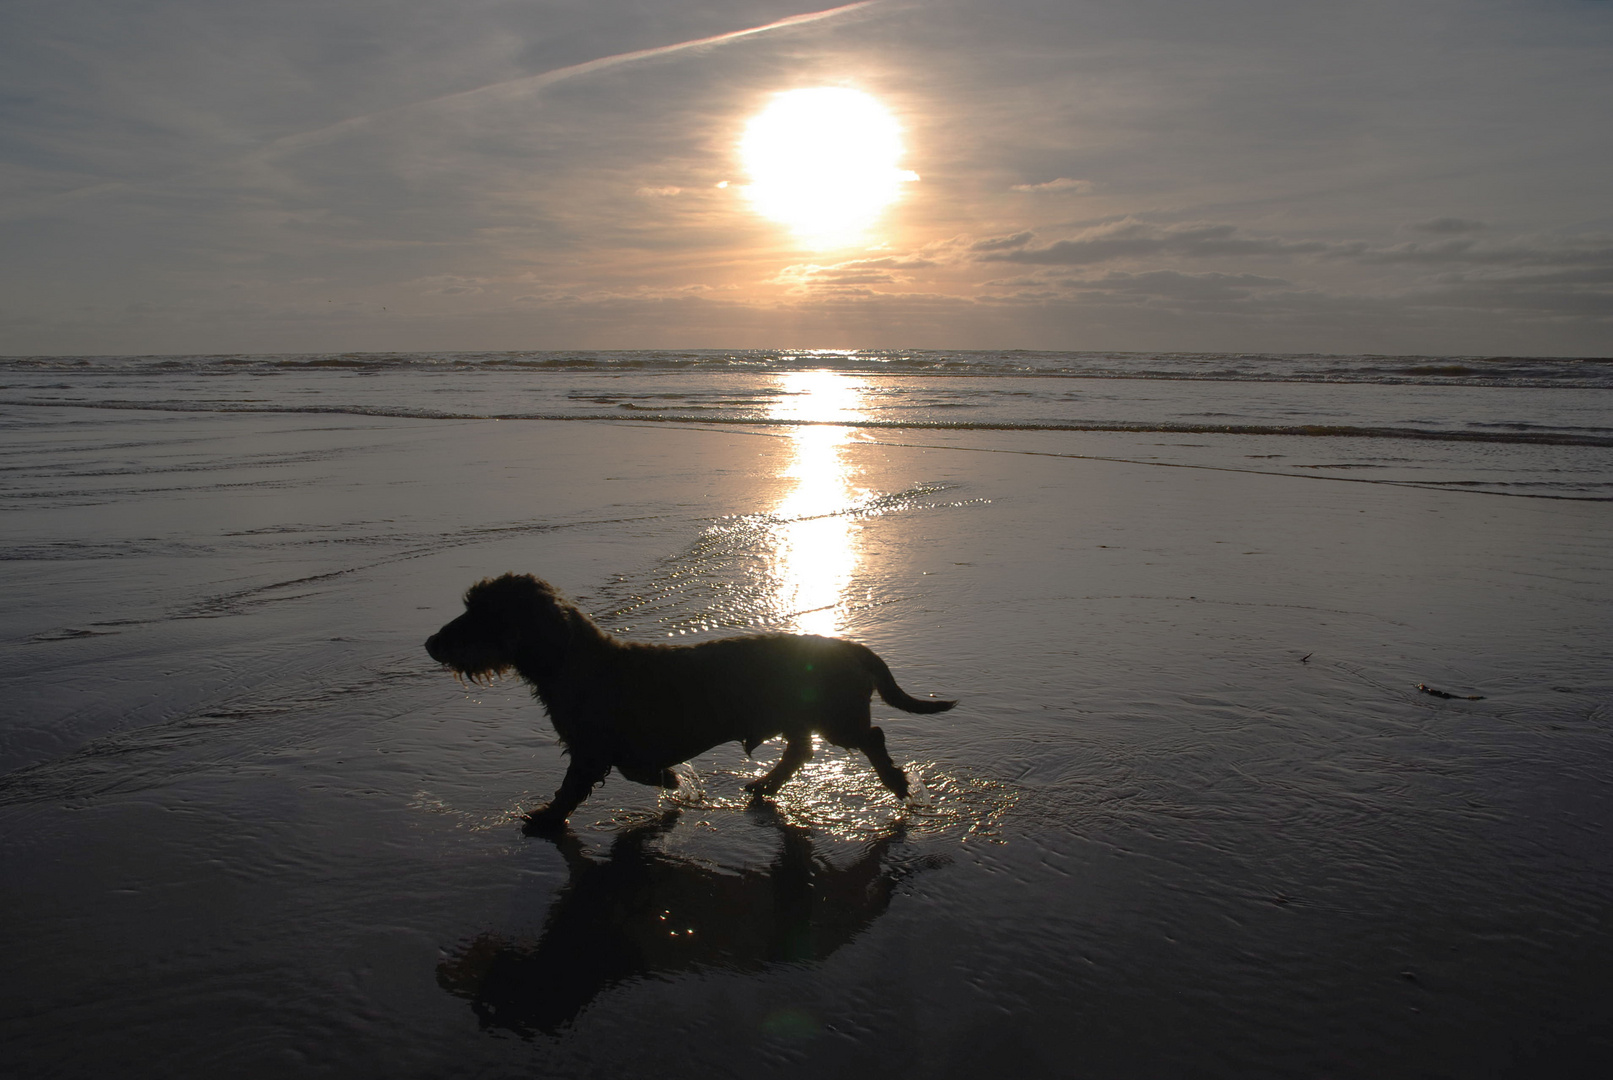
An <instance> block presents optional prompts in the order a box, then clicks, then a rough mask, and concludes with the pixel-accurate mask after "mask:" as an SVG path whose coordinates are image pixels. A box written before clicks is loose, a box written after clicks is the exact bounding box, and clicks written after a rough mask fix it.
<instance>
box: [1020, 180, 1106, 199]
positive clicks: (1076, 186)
mask: <svg viewBox="0 0 1613 1080" xmlns="http://www.w3.org/2000/svg"><path fill="white" fill-rule="evenodd" d="M1092 187H1093V185H1092V181H1090V180H1073V179H1071V178H1070V177H1068V176H1061V177H1059V178H1058V179H1057V180H1048V181H1045V182H1044V183H1040V184H1014V185H1013V186H1011V187H1010V188H1009V189H1008V190H1009V191H1027V192H1043V191H1070V192H1074V193H1075V194H1077V195H1085V194H1086V193H1087V192H1089V191H1091V190H1092Z"/></svg>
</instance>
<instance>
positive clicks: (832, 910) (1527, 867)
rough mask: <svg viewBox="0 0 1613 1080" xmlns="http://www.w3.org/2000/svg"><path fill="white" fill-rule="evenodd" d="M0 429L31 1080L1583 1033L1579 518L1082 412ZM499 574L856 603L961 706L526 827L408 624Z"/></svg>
mask: <svg viewBox="0 0 1613 1080" xmlns="http://www.w3.org/2000/svg"><path fill="white" fill-rule="evenodd" d="M12 420H13V425H12V427H11V428H10V429H9V431H10V435H9V438H10V441H11V444H12V445H13V446H14V447H16V446H22V445H24V444H26V445H28V446H30V447H32V451H33V453H34V454H35V455H36V457H35V459H34V460H37V461H43V462H45V465H44V466H43V467H42V468H40V469H36V470H34V472H33V473H32V474H31V476H28V477H13V478H12V479H11V480H9V481H8V482H7V483H8V484H9V485H10V501H9V502H8V503H7V506H8V508H9V512H8V514H7V518H8V526H9V533H8V540H7V541H6V554H7V559H6V560H5V561H4V562H3V563H0V573H3V574H4V584H5V587H6V590H7V593H8V595H9V596H10V597H12V599H13V603H12V604H10V605H8V611H7V612H6V614H5V615H4V616H3V619H4V622H3V636H4V639H5V640H6V642H7V649H6V656H5V661H4V667H3V669H0V678H3V681H4V693H5V698H6V700H7V701H8V702H9V703H10V704H8V706H7V709H6V720H5V723H4V725H3V728H0V768H3V769H4V770H5V772H4V775H0V837H3V839H0V862H3V865H4V866H5V867H6V873H5V876H4V884H3V886H0V888H3V892H0V909H3V911H4V918H3V919H0V945H3V949H4V955H5V956H6V957H7V976H6V978H5V980H4V983H3V986H4V989H3V991H0V993H3V997H0V1038H3V1041H4V1044H5V1046H6V1058H7V1060H8V1065H7V1069H8V1070H14V1071H15V1072H16V1074H17V1075H26V1076H41V1077H43V1076H88V1075H92V1074H94V1075H117V1076H173V1075H184V1074H192V1073H197V1074H199V1073H202V1072H213V1071H229V1072H233V1073H236V1074H239V1075H247V1076H276V1075H290V1074H293V1073H295V1074H297V1075H332V1076H388V1077H396V1076H421V1077H427V1076H444V1075H454V1076H506V1075H540V1076H554V1077H565V1076H584V1075H629V1074H632V1073H640V1072H653V1073H654V1074H656V1075H670V1076H691V1075H729V1074H747V1073H748V1074H765V1075H790V1076H794V1075H800V1076H824V1075H848V1076H862V1075H869V1076H872V1075H881V1076H889V1075H898V1076H906V1075H924V1076H954V1075H957V1076H978V1075H983V1074H985V1075H990V1074H1004V1075H1006V1074H1009V1073H1013V1072H1020V1073H1024V1074H1027V1075H1046V1076H1051V1075H1061V1076H1062V1075H1089V1076H1098V1077H1111V1076H1112V1077H1134V1076H1226V1077H1247V1076H1335V1077H1338V1076H1362V1077H1369V1076H1370V1077H1386V1076H1390V1077H1392V1076H1428V1075H1449V1076H1463V1077H1471V1076H1506V1075H1520V1076H1545V1075H1550V1076H1569V1075H1592V1074H1593V1073H1592V1072H1591V1071H1588V1070H1591V1069H1595V1070H1596V1071H1595V1073H1594V1074H1595V1075H1601V1069H1600V1068H1598V1067H1597V1065H1598V1062H1599V1063H1600V1064H1601V1065H1605V1064H1607V1063H1608V1062H1609V1061H1610V1060H1613V1038H1610V1027H1609V1024H1610V1017H1613V1011H1610V1010H1613V999H1610V998H1609V996H1608V992H1607V990H1606V987H1607V979H1606V974H1605V973H1606V971H1607V970H1608V968H1609V962H1610V961H1613V934H1610V933H1609V929H1608V925H1607V913H1608V901H1607V898H1608V896H1610V895H1613V854H1610V853H1613V845H1610V844H1609V843H1608V842H1607V834H1606V823H1607V821H1608V820H1609V811H1610V810H1613V788H1610V785H1609V781H1608V777H1609V775H1613V773H1610V769H1609V766H1610V765H1613V738H1610V729H1613V675H1610V672H1613V665H1610V664H1609V648H1608V645H1607V642H1608V641H1609V640H1613V638H1610V635H1609V630H1610V629H1613V625H1610V618H1609V611H1610V607H1609V602H1610V600H1613V574H1610V572H1609V571H1610V563H1613V544H1610V543H1609V540H1610V538H1613V536H1610V533H1613V530H1610V528H1609V523H1610V522H1609V514H1610V512H1613V511H1609V509H1608V507H1607V504H1602V503H1576V502H1551V501H1544V500H1535V499H1522V498H1504V497H1497V496H1490V495H1475V494H1463V493H1456V492H1438V491H1434V492H1430V491H1426V490H1415V489H1408V488H1400V487H1394V486H1389V485H1383V484H1370V483H1351V482H1342V481H1330V480H1323V479H1308V478H1304V477H1295V476H1273V475H1262V474H1260V473H1258V472H1228V471H1220V470H1217V469H1203V468H1184V467H1176V466H1174V465H1170V464H1147V463H1143V462H1144V461H1145V459H1146V458H1148V457H1149V456H1152V455H1157V454H1160V453H1161V451H1159V450H1158V449H1156V450H1153V451H1150V450H1149V449H1148V448H1149V445H1151V444H1152V443H1153V442H1158V441H1160V439H1159V437H1158V436H1141V437H1139V436H1130V435H1123V434H1116V433H1110V434H1103V433H1080V434H1071V433H1053V432H1027V433H1013V432H967V433H933V432H932V433H926V434H925V437H923V438H903V437H901V435H900V433H891V432H882V433H879V434H877V435H875V436H874V437H872V438H867V437H866V436H864V437H861V438H860V440H859V439H857V438H854V439H852V440H851V441H841V442H834V441H832V440H831V441H826V442H824V443H822V444H820V445H817V446H807V445H805V444H803V442H802V440H800V439H794V438H790V437H788V436H786V435H781V434H780V433H779V432H778V431H776V430H757V431H747V430H743V429H724V430H720V431H712V430H701V429H699V428H697V427H694V426H690V427H678V426H673V425H653V426H643V425H639V426H635V425H630V424H611V423H605V422H601V423H597V424H595V423H544V422H528V423H512V422H503V423H500V422H493V421H485V422H478V421H416V420H397V419H390V418H381V417H358V418H354V417H342V418H330V417H316V416H301V417H297V416H273V415H244V416H224V415H205V414H188V415H162V414H142V413H128V414H121V415H118V416H111V417H109V416H107V415H106V414H105V413H104V412H103V413H97V412H95V411H94V410H78V409H71V408H62V409H59V410H55V409H32V410H28V414H27V415H26V416H21V417H13V418H12ZM1240 438H1241V437H1238V436H1224V437H1212V436H1204V437H1197V438H1195V440H1194V441H1195V442H1214V443H1215V445H1216V446H1217V447H1218V448H1220V449H1219V450H1218V451H1217V452H1218V453H1220V454H1221V455H1222V457H1223V458H1224V459H1225V460H1227V461H1234V460H1239V459H1247V460H1249V461H1250V463H1251V465H1252V466H1254V467H1258V464H1259V463H1258V461H1256V460H1254V458H1253V457H1252V455H1254V454H1258V453H1260V452H1262V451H1261V449H1260V448H1259V447H1257V446H1255V445H1254V444H1253V443H1252V442H1251V443H1248V444H1247V445H1245V444H1243V443H1240V442H1238V440H1239V439H1240ZM899 444H903V445H899ZM813 455H816V457H814V456H813ZM1063 455H1083V456H1079V457H1075V456H1063ZM1105 457H1108V458H1127V459H1131V460H1123V461H1113V460H1094V459H1096V458H1105ZM813 462H817V465H815V466H814V465H813ZM830 462H832V463H833V469H830V468H829V466H828V465H827V464H826V463H830ZM836 470H837V471H836ZM831 474H832V475H831ZM825 477H829V478H830V479H831V480H832V481H833V482H832V483H831V482H827V481H825V479H824V478H825ZM30 485H32V487H30ZM814 485H817V486H816V487H814ZM781 508H782V509H781ZM506 570H519V571H530V572H534V573H538V574H540V575H542V576H544V577H546V578H548V579H549V580H551V581H553V582H555V583H556V584H557V585H559V586H560V587H561V588H562V589H564V590H565V591H566V592H568V594H570V595H571V596H572V597H573V598H574V599H575V600H576V601H577V602H578V603H579V605H580V606H582V607H584V608H585V609H586V610H589V611H592V612H594V613H596V614H597V615H598V616H599V617H600V619H601V621H602V622H603V623H605V624H606V625H607V626H611V627H612V628H614V629H617V630H620V631H622V632H624V633H626V634H628V635H629V636H635V637H645V638H659V639H663V640H664V639H666V637H667V635H672V636H673V637H674V638H676V637H679V636H681V637H682V639H683V640H694V639H697V638H698V637H700V636H704V635H712V634H720V633H732V632H739V631H740V630H743V629H745V628H761V627H780V626H799V627H801V628H805V629H812V630H831V631H834V632H838V633H844V634H846V635H848V636H851V637H855V638H857V639H859V640H862V641H864V642H866V643H868V644H869V645H871V646H872V647H874V648H875V649H876V650H878V651H879V652H880V653H881V654H882V655H884V656H885V657H886V658H887V659H888V660H889V661H890V663H891V665H892V667H893V669H894V671H895V673H896V675H897V678H898V679H899V680H900V681H901V683H902V684H903V686H904V687H905V688H906V689H908V690H909V691H911V692H914V693H916V694H926V693H931V692H933V693H936V694H938V695H942V696H947V697H954V696H955V697H959V698H961V699H962V701H963V703H962V704H961V705H960V706H959V707H958V709H956V710H955V711H953V712H951V713H947V714H943V715H940V716H932V717H916V716H907V715H905V714H899V713H894V711H893V710H889V709H884V708H877V707H876V715H878V716H879V717H880V721H879V722H880V723H881V724H882V725H883V726H884V727H885V729H886V731H887V735H888V738H889V743H890V746H891V750H892V752H893V754H894V755H895V757H896V759H897V760H898V761H899V762H901V763H903V764H905V765H906V766H907V767H908V769H909V771H910V772H911V773H913V774H916V775H917V776H918V777H920V778H921V779H922V781H923V784H924V786H925V788H926V789H927V791H928V794H929V797H928V799H927V800H926V801H921V802H920V803H919V804H918V805H914V806H911V807H902V806H899V805H898V804H896V803H895V802H894V801H892V800H891V799H890V798H889V796H887V795H886V794H884V793H883V791H882V789H881V788H880V787H879V786H878V784H877V782H876V781H875V780H874V778H873V775H872V773H871V770H869V769H868V768H867V766H866V764H865V763H864V762H863V761H861V760H860V759H859V758H852V757H848V756H846V755H843V754H840V753H838V752H833V751H825V752H823V753H820V755H819V756H818V758H817V759H816V760H814V762H812V763H811V764H809V766H808V767H807V768H806V769H804V770H803V772H802V774H801V775H800V776H799V777H798V778H797V779H796V780H794V781H792V782H791V784H790V785H789V786H788V787H786V788H785V790H784V791H783V792H781V793H780V796H779V797H778V799H776V800H774V801H773V802H771V803H762V804H755V805H753V804H750V803H749V802H748V801H747V800H745V799H744V798H742V793H741V791H740V785H741V784H742V783H743V782H744V781H745V780H746V779H748V778H749V777H750V776H752V775H755V774H756V773H759V772H760V771H762V770H763V768H765V765H766V763H768V762H770V761H771V759H772V757H773V756H775V755H776V753H777V747H776V746H769V747H766V748H763V749H762V750H760V751H758V757H757V760H756V761H754V762H752V761H749V760H747V759H746V758H745V756H744V755H743V753H742V752H741V751H740V750H739V749H738V748H737V747H728V748H723V749H721V750H719V751H716V752H713V753H712V754H710V755H707V756H705V757H702V758H701V759H698V760H697V761H696V762H694V763H693V768H694V771H695V773H696V774H697V775H698V779H699V790H698V791H694V792H691V794H689V795H687V796H685V797H683V798H681V799H669V798H658V797H657V796H656V794H655V792H654V791H652V790H651V789H649V788H644V787H639V786H636V785H633V784H630V783H627V782H626V781H623V780H622V779H621V778H619V777H612V778H611V779H610V780H609V781H607V783H606V784H605V786H604V787H603V788H601V789H599V790H598V791H596V792H595V794H594V795H593V797H592V798H591V799H590V800H589V801H588V802H587V803H585V804H584V806H583V808H582V809H581V810H580V811H579V812H578V813H577V814H576V815H575V816H574V817H573V819H572V824H573V827H574V833H573V836H572V837H571V838H569V839H568V840H565V841H563V842H561V843H558V844H557V843H552V842H549V841H545V840H535V839H527V838H524V837H522V836H521V834H520V831H519V826H518V822H517V815H518V813H519V812H520V810H522V809H523V808H527V807H530V806H531V805H533V804H534V803H539V802H542V801H543V800H544V799H546V798H547V796H548V794H549V793H550V792H551V791H552V790H553V789H554V787H555V785H556V784H557V783H558V780H559V776H560V773H561V772H562V770H563V767H564V762H563V759H562V758H561V756H560V753H559V749H558V747H557V745H556V744H555V741H554V737H553V734H552V732H551V731H550V729H549V728H548V726H547V724H546V722H545V721H544V720H543V719H542V717H541V714H540V712H539V710H538V709H537V708H536V706H535V705H534V704H533V703H532V702H531V701H530V699H529V698H528V696H527V694H526V692H525V691H524V690H523V689H522V688H521V687H520V686H518V685H516V684H514V683H506V684H499V685H496V686H493V687H488V688H469V689H467V688H463V687H461V686H459V685H458V684H456V683H455V682H454V681H453V680H452V678H451V677H449V676H448V675H446V674H444V673H442V672H441V671H439V670H437V669H436V667H435V665H433V664H432V663H431V662H430V661H429V659H427V658H426V656H425V654H424V652H423V651H422V649H421V647H420V646H421V642H422V641H423V640H424V638H425V637H426V636H427V634H429V633H430V632H431V631H432V630H434V629H435V628H436V627H437V626H439V625H440V624H441V623H443V622H444V621H446V620H447V619H448V618H451V617H452V616H453V615H454V614H456V613H457V610H458V596H459V594H460V593H461V592H462V591H463V589H464V588H465V586H467V585H468V584H470V583H471V582H472V581H474V580H475V579H477V578H479V577H481V576H484V575H487V574H495V573H499V572H503V571H506ZM826 596H827V597H828V598H829V603H827V604H823V603H820V601H822V600H823V599H824V598H825V597H826ZM1418 684H1423V685H1424V686H1426V687H1428V688H1431V689H1435V690H1439V691H1442V692H1444V693H1448V694H1452V695H1455V696H1454V697H1440V696H1435V695H1432V694H1429V693H1427V692H1424V691H1420V690H1419V689H1417V687H1418ZM1470 697H1473V698H1477V700H1469V698H1470Z"/></svg>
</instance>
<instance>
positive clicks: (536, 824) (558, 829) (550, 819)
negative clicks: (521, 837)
mask: <svg viewBox="0 0 1613 1080" xmlns="http://www.w3.org/2000/svg"><path fill="white" fill-rule="evenodd" d="M565 831H566V815H564V814H557V813H555V812H554V811H552V810H550V809H549V808H548V807H544V808H543V809H541V810H534V811H532V813H530V814H528V815H527V816H526V820H525V821H523V822H522V823H521V832H522V833H524V834H525V835H527V836H554V835H555V834H557V833H562V832H565Z"/></svg>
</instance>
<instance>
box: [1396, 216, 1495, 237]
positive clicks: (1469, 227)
mask: <svg viewBox="0 0 1613 1080" xmlns="http://www.w3.org/2000/svg"><path fill="white" fill-rule="evenodd" d="M1406 228H1408V229H1411V230H1413V231H1414V232H1426V233H1445V234H1448V233H1466V232H1478V231H1479V230H1480V229H1482V228H1484V222H1482V221H1472V220H1469V219H1468V218H1459V217H1437V218H1432V219H1430V220H1428V221H1413V222H1411V223H1410V224H1408V225H1407V226H1406Z"/></svg>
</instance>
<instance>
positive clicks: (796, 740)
mask: <svg viewBox="0 0 1613 1080" xmlns="http://www.w3.org/2000/svg"><path fill="white" fill-rule="evenodd" d="M811 757H812V735H811V734H810V733H808V734H805V735H786V736H785V742H784V753H783V754H782V755H781V756H780V757H779V759H778V764H777V765H775V766H773V768H772V769H771V770H770V771H769V772H768V774H767V775H766V776H764V777H761V778H760V779H757V780H752V781H751V782H750V783H748V784H746V785H745V790H746V791H752V792H755V793H756V794H758V795H771V794H773V792H775V791H777V790H778V789H779V787H780V785H782V784H783V783H784V781H786V780H788V779H789V778H790V777H791V776H793V775H794V774H795V770H797V769H799V768H800V767H801V766H802V765H805V764H806V763H807V761H808V760H810V759H811Z"/></svg>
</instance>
